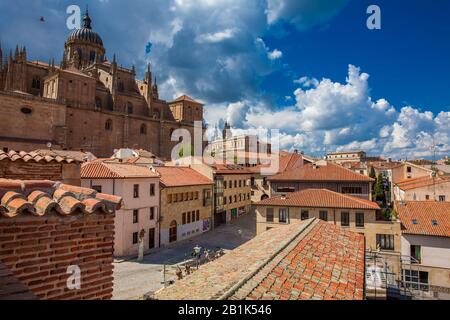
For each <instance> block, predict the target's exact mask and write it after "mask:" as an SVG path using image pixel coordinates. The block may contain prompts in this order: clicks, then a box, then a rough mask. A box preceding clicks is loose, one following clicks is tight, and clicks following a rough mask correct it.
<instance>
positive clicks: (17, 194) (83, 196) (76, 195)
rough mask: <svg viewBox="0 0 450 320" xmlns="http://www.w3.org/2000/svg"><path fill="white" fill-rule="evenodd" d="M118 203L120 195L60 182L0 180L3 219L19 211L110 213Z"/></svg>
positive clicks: (44, 213) (63, 213)
mask: <svg viewBox="0 0 450 320" xmlns="http://www.w3.org/2000/svg"><path fill="white" fill-rule="evenodd" d="M121 203H122V198H121V197H117V196H111V195H107V194H103V193H98V192H97V191H95V190H92V189H87V188H81V187H75V186H71V185H66V184H61V183H59V182H53V181H48V180H39V181H26V180H8V179H0V216H3V217H6V218H14V217H16V216H17V215H20V214H31V215H34V216H43V215H46V214H51V213H58V214H61V215H70V214H75V213H80V212H81V213H84V214H92V213H94V212H103V213H112V212H114V211H115V210H118V209H119V208H120V206H121Z"/></svg>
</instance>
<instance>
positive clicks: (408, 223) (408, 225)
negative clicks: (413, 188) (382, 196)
mask: <svg viewBox="0 0 450 320" xmlns="http://www.w3.org/2000/svg"><path fill="white" fill-rule="evenodd" d="M395 209H396V211H397V213H398V216H399V219H400V221H401V224H402V233H404V234H417V235H426V236H440V237H450V202H436V201H408V202H405V203H404V204H401V203H400V202H396V203H395Z"/></svg>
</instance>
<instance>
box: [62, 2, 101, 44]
mask: <svg viewBox="0 0 450 320" xmlns="http://www.w3.org/2000/svg"><path fill="white" fill-rule="evenodd" d="M91 22H92V20H91V17H89V12H88V11H87V9H86V14H85V15H84V17H83V27H82V28H80V29H76V30H74V31H72V33H71V34H70V35H69V37H68V38H67V42H72V41H75V42H76V41H88V42H91V43H93V44H98V45H100V46H103V40H102V38H101V37H100V36H99V34H98V33H97V32H95V31H92V26H91Z"/></svg>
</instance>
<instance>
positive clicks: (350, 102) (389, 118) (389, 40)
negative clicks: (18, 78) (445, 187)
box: [0, 0, 450, 158]
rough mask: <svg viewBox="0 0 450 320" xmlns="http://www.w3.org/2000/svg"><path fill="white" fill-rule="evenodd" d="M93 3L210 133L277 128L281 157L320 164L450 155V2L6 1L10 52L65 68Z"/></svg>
mask: <svg viewBox="0 0 450 320" xmlns="http://www.w3.org/2000/svg"><path fill="white" fill-rule="evenodd" d="M86 3H89V8H90V13H91V17H92V19H93V26H94V29H95V31H97V32H98V33H99V34H100V35H101V36H102V38H103V41H104V43H105V46H106V50H107V56H108V57H109V58H111V57H112V54H113V53H116V54H117V57H118V60H119V62H120V63H122V64H123V65H124V66H131V65H132V64H136V68H137V71H138V73H139V76H142V75H143V73H144V71H145V65H146V62H147V61H149V60H150V61H151V62H152V65H153V70H154V73H155V74H156V75H157V77H158V84H159V86H160V94H161V96H162V97H163V98H166V99H168V100H170V99H172V98H173V97H175V96H177V95H179V94H182V93H186V94H188V95H191V96H193V97H195V98H197V99H199V100H201V101H203V102H204V103H205V104H206V108H205V117H206V120H207V121H208V123H209V124H210V125H211V128H213V127H214V125H215V124H216V123H218V124H219V126H220V125H221V124H223V120H224V119H226V120H228V121H229V122H231V123H232V125H233V128H234V131H235V132H236V133H242V132H257V131H258V130H259V129H263V130H264V129H272V128H278V129H280V131H281V147H282V148H285V149H300V150H303V151H305V152H307V153H311V154H314V155H323V154H324V153H325V152H326V151H330V150H343V149H365V150H366V151H368V152H369V153H370V154H381V155H385V156H391V157H395V158H413V157H429V156H430V155H431V151H430V146H432V145H433V144H434V145H437V147H436V148H437V152H438V155H447V154H450V128H449V127H450V112H449V111H450V90H448V89H449V87H450V59H449V58H448V57H450V41H449V31H450V20H449V19H448V16H449V15H450V1H447V0H435V1H433V2H431V3H430V1H425V0H412V1H406V0H389V1H366V0H248V1H240V0H215V1H213V0H134V1H127V2H126V5H125V4H124V1H120V0H90V1H66V0H36V1H28V0H18V1H14V2H12V1H7V0H0V15H1V16H0V41H1V42H2V46H3V49H4V51H5V49H6V48H10V47H14V46H15V44H16V43H18V44H19V45H26V46H27V49H28V53H29V56H30V58H32V59H41V60H44V61H48V60H49V58H50V57H55V59H56V60H57V61H58V60H59V59H60V57H61V55H62V50H63V45H64V41H65V39H66V37H67V34H68V33H69V30H68V29H67V28H66V26H65V22H66V18H67V14H66V13H65V11H66V8H67V6H68V5H70V4H78V5H80V6H81V7H82V8H84V7H85V5H86ZM371 4H376V5H378V6H379V7H380V8H381V19H382V22H381V23H382V29H381V30H368V29H367V28H366V19H367V17H368V15H367V14H366V9H367V7H368V6H369V5H371ZM40 16H44V17H45V22H40V21H39V17H40ZM148 43H151V44H152V46H151V48H152V51H151V53H150V54H148V53H146V47H147V45H148ZM210 133H211V132H210Z"/></svg>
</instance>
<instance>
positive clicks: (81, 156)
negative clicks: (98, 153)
mask: <svg viewBox="0 0 450 320" xmlns="http://www.w3.org/2000/svg"><path fill="white" fill-rule="evenodd" d="M33 152H35V153H37V154H39V155H41V156H51V157H62V158H68V159H74V160H76V161H78V162H85V161H92V160H95V159H96V157H95V156H94V155H93V154H92V153H90V152H84V151H74V150H49V149H38V150H34V151H33Z"/></svg>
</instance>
